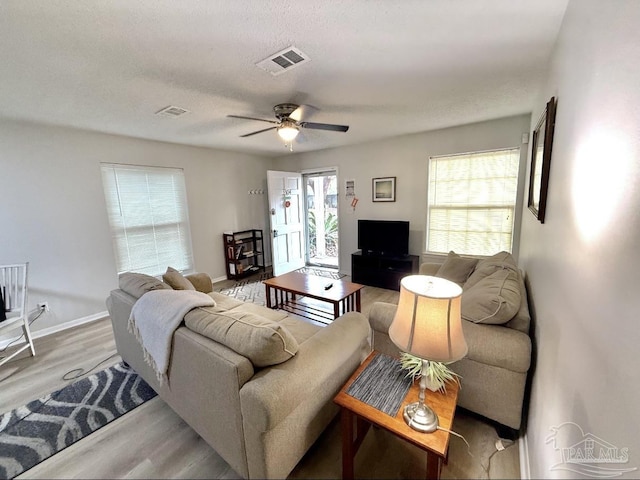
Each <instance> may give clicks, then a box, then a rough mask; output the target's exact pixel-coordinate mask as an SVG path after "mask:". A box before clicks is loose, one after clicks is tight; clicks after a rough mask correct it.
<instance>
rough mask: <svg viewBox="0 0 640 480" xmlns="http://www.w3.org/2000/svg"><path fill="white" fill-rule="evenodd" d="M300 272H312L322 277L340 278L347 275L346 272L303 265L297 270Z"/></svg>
mask: <svg viewBox="0 0 640 480" xmlns="http://www.w3.org/2000/svg"><path fill="white" fill-rule="evenodd" d="M296 272H300V273H310V274H312V275H318V276H320V277H327V278H333V279H335V280H339V279H341V278H342V277H346V275H345V274H344V273H340V272H337V271H336V270H323V269H322V268H312V267H302V268H299V269H298V270H296Z"/></svg>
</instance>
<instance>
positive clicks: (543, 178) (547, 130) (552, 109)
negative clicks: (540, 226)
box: [527, 97, 556, 223]
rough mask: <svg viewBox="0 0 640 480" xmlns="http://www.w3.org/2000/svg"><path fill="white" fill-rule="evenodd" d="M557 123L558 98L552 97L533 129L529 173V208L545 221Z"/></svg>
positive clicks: (540, 219)
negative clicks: (554, 133)
mask: <svg viewBox="0 0 640 480" xmlns="http://www.w3.org/2000/svg"><path fill="white" fill-rule="evenodd" d="M555 124H556V98H555V97H551V100H549V102H548V103H547V105H546V107H545V109H544V112H542V115H541V116H540V120H538V124H537V125H536V128H535V129H534V130H533V137H532V139H531V171H530V173H529V199H528V202H527V205H528V207H529V210H531V212H532V213H533V215H534V216H535V217H536V218H537V219H538V221H539V222H540V223H544V217H545V212H546V209H547V190H548V188H549V170H550V168H551V150H552V148H553V132H554V129H555Z"/></svg>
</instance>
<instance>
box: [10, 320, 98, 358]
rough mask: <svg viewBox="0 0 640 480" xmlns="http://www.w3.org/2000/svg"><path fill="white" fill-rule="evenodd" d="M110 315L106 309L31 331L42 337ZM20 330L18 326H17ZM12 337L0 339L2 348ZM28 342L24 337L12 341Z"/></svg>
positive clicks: (35, 336)
mask: <svg viewBox="0 0 640 480" xmlns="http://www.w3.org/2000/svg"><path fill="white" fill-rule="evenodd" d="M108 316H109V312H107V311H106V310H105V311H104V312H98V313H94V314H93V315H87V316H86V317H82V318H76V319H75V320H70V321H68V322H64V323H61V324H59V325H54V326H53V327H49V328H43V329H42V330H34V331H32V332H31V336H32V337H33V338H34V339H35V338H42V337H46V336H49V335H53V334H54V333H58V332H61V331H63V330H68V329H69V328H73V327H77V326H79V325H84V324H85V323H91V322H96V321H98V320H102V319H103V318H107V317H108ZM16 331H18V328H16ZM11 341H12V340H11V339H6V340H2V341H0V349H2V348H5V347H6V346H7V345H8V344H9V343H11ZM23 343H26V342H25V340H24V339H22V340H20V341H19V342H16V343H12V345H13V346H16V345H21V344H23Z"/></svg>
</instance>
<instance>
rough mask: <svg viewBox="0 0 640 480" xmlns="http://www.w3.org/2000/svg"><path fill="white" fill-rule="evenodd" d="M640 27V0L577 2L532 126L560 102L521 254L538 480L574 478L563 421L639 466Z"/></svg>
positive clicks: (531, 443)
mask: <svg viewBox="0 0 640 480" xmlns="http://www.w3.org/2000/svg"><path fill="white" fill-rule="evenodd" d="M638 25H640V2H638V1H637V0H632V1H622V0H620V1H616V2H603V1H592V0H580V1H572V2H571V3H570V5H569V8H568V10H567V12H566V15H565V19H564V24H563V26H562V29H561V32H560V35H559V38H558V42H557V46H556V49H555V53H554V57H553V61H552V64H551V69H550V73H549V75H548V81H547V85H546V87H545V88H544V89H543V91H542V92H541V93H540V96H539V98H538V100H537V103H536V107H537V108H536V111H534V112H533V115H532V118H531V120H532V123H531V128H532V129H533V127H534V125H535V123H536V121H537V119H538V117H539V115H540V113H541V111H542V109H543V108H544V105H545V103H546V102H547V101H548V100H549V98H550V97H551V96H556V97H557V98H558V111H557V123H556V132H555V138H554V146H553V157H552V162H551V174H550V183H549V202H548V205H547V214H546V220H545V223H544V224H543V225H542V224H540V223H538V222H537V221H536V220H535V218H534V217H533V215H531V214H530V213H528V212H527V211H526V210H525V212H524V213H523V222H522V242H521V245H520V263H521V265H522V266H523V267H524V268H525V270H526V272H527V276H528V284H529V287H530V295H531V299H532V301H533V302H532V303H533V305H534V308H535V322H534V323H535V342H536V344H537V349H538V358H537V367H536V370H535V375H534V377H533V388H532V395H531V407H530V415H529V424H528V436H527V443H528V449H529V457H530V465H531V475H532V478H542V477H556V478H559V477H563V476H565V477H575V476H576V474H575V473H574V474H571V473H567V472H562V471H551V467H552V465H554V464H556V463H557V462H559V461H560V453H559V451H557V450H555V449H554V445H553V443H552V442H549V443H547V441H546V439H547V437H548V436H549V435H551V434H552V433H553V431H552V430H551V429H552V427H554V426H558V425H560V424H562V423H564V422H572V423H575V424H577V425H579V426H580V427H581V428H582V430H583V432H584V433H585V434H586V433H591V434H593V435H595V436H597V437H599V438H600V439H602V440H605V441H607V442H609V443H610V444H613V445H614V446H616V447H618V448H620V449H622V448H628V449H629V450H628V453H629V462H628V463H627V464H618V465H614V464H609V465H606V464H605V465H604V466H605V467H609V468H636V467H640V438H639V437H638V432H640V409H638V406H637V405H638V398H640V373H639V368H638V355H637V352H638V345H639V344H640V328H639V323H638V312H639V311H640V295H638V293H637V291H636V289H637V287H638V270H639V269H638V267H640V249H638V238H640V87H639V86H640V67H639V66H638V60H639V59H640V29H639V28H638ZM569 432H571V433H569ZM579 433H580V432H579V430H578V429H577V428H576V427H575V426H574V425H569V426H566V427H565V428H563V429H561V432H560V436H559V437H558V441H557V442H556V444H555V446H556V447H568V446H570V445H571V444H572V443H576V442H577V441H579V440H580V438H579ZM597 454H598V453H597V452H596V455H597ZM638 475H640V472H639V471H638V470H635V471H634V472H632V473H630V474H627V475H626V477H627V478H637V477H638ZM578 476H580V475H578ZM583 478H586V477H583Z"/></svg>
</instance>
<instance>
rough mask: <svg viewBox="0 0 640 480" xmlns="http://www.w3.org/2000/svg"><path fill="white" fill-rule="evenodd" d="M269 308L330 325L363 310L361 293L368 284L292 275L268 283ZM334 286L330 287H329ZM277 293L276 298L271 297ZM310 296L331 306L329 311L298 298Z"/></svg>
mask: <svg viewBox="0 0 640 480" xmlns="http://www.w3.org/2000/svg"><path fill="white" fill-rule="evenodd" d="M263 283H264V285H265V289H266V292H265V293H266V297H267V307H269V308H276V309H278V308H279V309H282V310H285V311H287V312H291V313H295V314H297V315H301V316H303V317H306V318H309V319H311V320H316V321H319V322H322V323H330V322H331V321H333V320H335V319H336V318H338V317H339V316H340V315H342V314H344V313H347V312H353V311H355V312H359V311H360V290H362V288H363V286H364V285H360V284H359V283H352V282H349V281H347V280H342V279H340V280H335V279H331V278H326V277H320V276H318V275H307V274H306V273H300V272H289V273H285V274H284V275H279V276H277V277H273V278H270V279H268V280H264V282H263ZM329 285H331V287H330V288H326V287H327V286H329ZM272 291H273V294H274V298H275V301H274V299H273V298H272V296H271V294H272ZM298 296H300V297H308V298H312V299H315V300H319V301H320V302H327V303H330V304H331V306H332V308H331V309H328V308H325V307H324V306H323V305H322V304H320V305H318V304H317V302H309V301H307V300H303V299H300V298H298Z"/></svg>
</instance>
